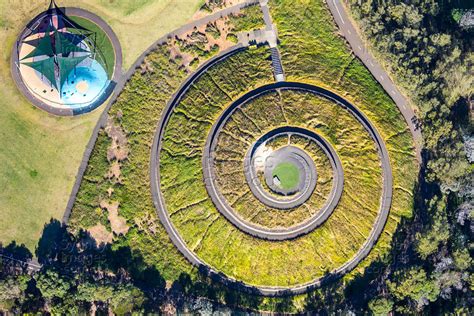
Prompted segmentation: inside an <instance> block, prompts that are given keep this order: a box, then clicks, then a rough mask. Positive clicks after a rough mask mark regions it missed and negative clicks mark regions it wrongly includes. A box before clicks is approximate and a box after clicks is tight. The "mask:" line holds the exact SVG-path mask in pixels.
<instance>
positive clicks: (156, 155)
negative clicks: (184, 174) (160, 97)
mask: <svg viewBox="0 0 474 316" xmlns="http://www.w3.org/2000/svg"><path fill="white" fill-rule="evenodd" d="M241 49H242V48H236V49H235V50H230V51H227V52H225V53H224V54H220V55H217V56H216V57H214V58H212V59H211V60H209V61H208V62H207V63H205V64H203V65H202V66H201V67H200V68H199V69H198V70H197V71H196V73H195V74H194V75H192V76H191V77H189V78H188V80H186V81H185V82H184V83H183V85H182V86H181V87H180V89H179V91H178V92H177V93H176V94H175V95H174V96H173V97H172V99H171V100H170V102H169V103H168V104H167V106H166V108H165V110H164V114H163V116H162V117H161V119H160V122H159V124H158V128H157V130H156V133H155V139H154V142H153V147H152V154H151V164H150V172H151V190H152V195H153V201H154V204H155V208H156V210H157V213H158V215H159V217H160V220H161V222H162V223H163V225H164V227H165V229H166V231H167V232H168V234H169V236H170V238H171V240H172V242H173V243H174V244H175V246H176V247H177V248H178V250H179V251H180V252H181V253H182V254H183V255H184V256H185V257H186V258H187V259H188V260H189V261H190V262H191V263H192V264H194V265H195V266H197V267H198V268H199V269H200V270H201V271H203V272H206V273H208V274H209V275H210V276H211V277H212V278H214V279H218V280H219V281H221V282H223V283H224V284H226V285H228V286H229V287H234V288H238V289H239V290H246V291H250V292H252V293H259V294H262V295H269V296H275V295H285V294H301V293H304V292H306V291H308V290H310V289H312V288H314V287H317V286H320V285H321V284H323V283H325V282H328V281H331V280H333V279H335V278H339V277H341V276H343V275H344V274H345V273H347V272H349V271H350V270H352V269H354V268H355V267H356V266H357V265H358V264H359V262H360V261H361V260H362V259H364V258H365V257H366V256H367V255H368V254H369V252H370V250H371V249H372V247H373V246H374V245H375V242H376V241H377V239H378V237H379V236H380V234H381V233H382V231H383V228H384V225H385V222H386V221H387V218H388V214H389V210H390V206H391V201H392V187H393V178H392V170H391V167H390V161H389V156H388V151H387V148H386V146H385V144H384V142H383V140H382V137H381V136H380V134H379V133H378V131H377V130H376V129H375V127H374V126H373V125H372V124H371V123H370V121H369V120H368V118H367V117H366V116H365V115H364V114H363V113H362V112H361V111H359V110H358V109H357V108H356V107H355V106H354V105H353V104H351V103H350V102H349V101H347V100H346V99H344V98H342V97H341V96H339V95H337V94H335V93H334V92H332V91H329V90H327V89H324V88H322V87H317V86H313V85H309V84H305V83H299V82H278V83H274V84H269V85H265V86H262V87H260V88H257V89H255V90H253V91H250V92H248V93H247V94H245V95H244V96H242V97H241V98H239V99H238V100H237V101H235V102H234V103H232V105H231V106H230V107H228V108H227V109H226V110H225V111H224V113H222V115H221V116H220V117H219V119H218V120H217V122H216V123H215V124H214V126H213V129H212V130H211V133H210V134H209V137H208V142H207V143H206V146H205V152H204V156H207V157H203V162H206V161H209V153H210V152H211V150H210V147H211V142H209V140H212V139H214V137H215V136H216V135H217V134H218V128H214V127H216V126H220V125H221V124H222V118H225V117H227V116H228V114H229V113H231V112H232V111H233V109H232V108H236V107H237V106H238V105H239V104H241V103H243V101H245V100H250V99H252V98H255V97H256V96H258V95H261V94H263V93H266V92H268V91H272V90H275V89H287V90H299V91H305V92H309V93H313V94H316V95H319V96H322V97H324V98H326V99H329V100H331V101H333V102H334V103H336V104H337V105H338V106H341V107H342V108H344V109H346V110H348V111H349V112H350V113H351V114H352V115H353V116H354V117H355V118H356V119H357V120H358V121H359V122H360V123H361V124H362V125H363V126H364V128H365V129H366V130H367V131H368V133H369V134H370V136H371V138H372V139H373V140H374V142H375V144H376V147H377V150H378V154H379V157H380V160H381V167H382V178H383V190H382V198H381V206H380V210H379V212H378V215H377V218H376V220H375V224H374V226H373V228H372V230H371V232H370V235H369V237H368V238H367V239H366V241H365V242H364V244H363V245H362V247H361V248H360V249H359V250H358V252H357V253H356V254H355V255H354V256H353V257H352V258H351V259H350V260H349V261H347V262H346V263H344V264H343V265H341V266H340V267H338V268H336V269H334V270H333V271H331V272H329V273H328V274H326V275H325V276H324V277H322V278H318V279H315V280H313V281H311V282H308V283H305V284H301V285H297V286H293V287H278V286H258V287H254V286H251V285H248V284H245V283H243V282H241V281H238V280H234V279H231V278H229V277H227V276H226V275H224V274H222V273H220V272H219V271H216V270H213V269H212V268H211V267H210V266H208V265H207V264H206V263H205V262H204V261H202V260H201V259H200V258H199V257H198V256H196V254H195V253H194V252H192V251H191V250H190V249H189V248H188V246H187V245H186V243H185V242H184V240H183V239H182V237H181V236H180V234H179V232H178V231H177V230H176V228H175V227H174V225H173V224H172V223H171V220H170V216H169V214H168V212H167V208H166V204H165V202H164V199H163V195H162V193H161V191H160V168H159V166H160V152H161V146H162V139H163V135H164V132H165V128H166V125H167V122H168V119H169V118H170V116H171V114H172V112H173V109H174V107H175V106H176V105H177V104H178V103H179V101H180V100H181V97H182V96H183V95H184V94H185V93H186V91H187V90H188V89H189V87H190V86H191V85H192V83H193V82H194V81H195V80H196V79H197V78H199V77H200V76H201V75H202V74H203V73H205V71H206V70H207V69H209V68H210V67H211V66H212V65H214V64H216V63H218V62H219V61H222V60H224V59H225V58H227V57H228V56H230V55H232V54H234V53H236V52H237V51H239V50H241ZM239 101H240V102H239ZM206 169H208V171H209V168H205V169H204V170H206ZM204 172H206V171H204ZM205 181H206V186H207V185H209V184H210V182H212V181H209V178H208V177H206V179H205ZM216 197H217V194H216V195H215V196H212V195H211V198H212V199H213V201H214V199H215V198H216ZM219 211H220V212H221V213H223V214H225V212H226V210H225V209H219ZM228 215H229V214H228ZM234 225H236V226H237V227H238V228H240V229H242V227H239V223H238V222H236V224H234ZM262 233H263V234H264V235H262V236H261V237H262V238H265V236H267V237H268V236H269V235H265V232H262ZM282 233H284V232H282ZM296 236H297V235H295V236H291V235H290V236H288V238H295V237H296Z"/></svg>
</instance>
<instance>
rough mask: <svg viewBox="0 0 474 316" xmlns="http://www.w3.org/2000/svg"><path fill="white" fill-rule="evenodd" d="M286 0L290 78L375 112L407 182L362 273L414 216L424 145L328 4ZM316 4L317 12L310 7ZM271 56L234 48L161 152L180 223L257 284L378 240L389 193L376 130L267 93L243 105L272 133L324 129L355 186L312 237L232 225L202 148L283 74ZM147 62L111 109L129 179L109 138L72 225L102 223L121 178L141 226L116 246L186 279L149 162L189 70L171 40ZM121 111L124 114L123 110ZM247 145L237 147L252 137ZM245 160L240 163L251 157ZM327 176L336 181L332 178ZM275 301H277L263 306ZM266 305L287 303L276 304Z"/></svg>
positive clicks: (399, 185)
mask: <svg viewBox="0 0 474 316" xmlns="http://www.w3.org/2000/svg"><path fill="white" fill-rule="evenodd" d="M277 4H278V5H275V2H271V3H270V6H271V9H272V14H273V18H274V21H275V23H277V26H278V30H279V35H280V41H281V52H282V58H283V66H284V68H285V71H286V75H287V77H288V78H289V80H299V81H305V82H310V83H314V84H319V85H322V86H325V87H327V88H329V89H332V90H334V91H336V92H338V93H340V94H341V95H344V96H345V97H346V98H347V99H349V100H351V101H352V102H353V103H355V104H356V105H357V106H358V107H359V108H360V109H362V110H363V111H364V112H365V113H366V114H367V115H368V116H369V118H370V119H371V121H372V122H373V123H374V124H375V125H376V127H377V128H378V130H379V132H380V133H381V134H382V136H383V137H384V139H385V141H386V143H387V146H388V149H389V153H390V159H391V163H392V168H393V172H394V185H395V186H394V192H393V194H394V200H393V201H394V202H393V205H392V210H391V215H390V218H389V221H388V222H387V225H386V227H385V232H384V234H382V237H381V238H380V240H379V242H378V243H377V245H376V247H375V249H374V251H372V253H371V254H370V255H369V257H368V258H367V259H366V260H365V261H364V262H363V264H361V265H360V267H358V268H357V269H356V271H355V272H354V273H352V274H351V277H352V276H354V275H355V274H356V273H358V272H362V271H363V269H364V267H366V266H367V265H368V264H369V263H370V262H371V261H372V260H374V258H376V257H377V256H379V255H384V254H385V253H386V252H387V250H388V248H389V242H390V240H391V234H393V232H394V231H395V229H396V226H397V223H398V222H399V221H400V218H401V217H402V216H408V215H410V214H411V209H412V195H411V192H412V188H413V185H414V181H415V173H414V172H413V170H414V169H415V168H416V166H415V163H414V154H413V144H412V141H411V138H410V135H409V133H408V131H407V126H406V124H405V122H404V121H403V119H402V118H401V115H400V113H399V112H398V110H397V109H396V107H395V105H394V104H393V102H392V101H391V100H390V98H389V97H388V96H387V95H386V94H385V92H384V91H383V89H382V88H381V87H380V86H379V85H378V83H377V82H376V81H375V80H374V79H373V78H372V76H371V75H370V73H369V72H368V71H367V69H365V68H364V67H363V65H362V64H361V63H360V62H358V61H357V60H354V59H353V58H352V56H351V54H350V52H349V51H348V49H347V47H346V44H345V42H344V41H343V40H342V39H341V38H339V37H338V36H337V34H336V29H335V26H334V24H333V21H332V19H331V15H330V13H329V11H328V9H327V8H326V7H325V5H324V3H323V2H322V1H289V0H288V1H278V2H277ZM308 10H309V11H310V13H311V18H308V16H306V15H305V12H308ZM314 21H318V23H315V22H314ZM268 57H269V56H268V52H267V51H265V50H264V49H263V48H260V49H257V50H252V51H247V52H244V53H239V54H237V55H234V56H232V58H230V59H229V60H227V61H226V62H224V63H222V64H219V65H216V66H215V67H213V68H212V69H210V71H209V72H208V73H207V74H205V75H204V76H203V77H201V78H200V80H198V81H197V82H196V83H195V84H194V85H193V86H192V87H191V88H190V89H189V90H188V92H187V94H186V95H185V96H184V98H183V100H182V102H181V103H180V105H179V106H178V108H177V110H176V111H175V112H174V113H173V116H172V118H171V120H170V122H169V125H168V126H167V130H166V134H165V139H164V142H163V151H162V153H161V154H162V160H161V166H160V168H161V173H162V179H161V180H162V188H161V189H162V192H163V195H164V198H165V201H166V204H167V207H168V211H169V212H170V214H171V219H172V221H173V223H174V225H175V226H176V227H177V229H178V230H179V232H180V234H181V235H182V237H183V238H184V240H185V241H186V242H187V243H188V245H189V246H190V247H191V249H193V250H194V251H195V252H196V253H197V255H198V256H199V257H200V258H201V259H203V260H204V261H205V262H207V263H209V264H210V265H212V266H213V267H216V268H217V269H218V270H220V271H222V272H224V273H226V274H227V275H229V276H234V277H237V278H239V279H240V280H242V281H246V282H249V283H252V284H267V285H268V284H274V285H275V284H277V285H291V284H298V283H301V282H304V281H308V280H310V279H313V278H315V277H318V276H321V275H323V274H324V273H325V272H326V271H327V270H328V269H331V268H333V267H337V266H340V265H342V264H343V263H344V262H345V261H346V260H347V258H348V257H350V256H351V255H352V254H354V253H355V252H356V251H357V249H358V248H359V247H360V245H361V244H362V243H363V242H364V240H365V239H366V238H367V235H368V234H369V231H370V229H371V227H372V224H373V221H374V218H375V216H376V212H377V209H378V205H379V201H378V199H375V198H373V197H374V196H380V191H381V186H380V165H379V161H378V158H377V153H376V150H375V146H374V145H373V143H372V141H371V139H370V137H369V135H368V134H367V133H366V132H365V130H364V129H363V128H362V127H361V126H360V125H359V124H358V123H357V122H355V119H354V118H353V117H352V116H351V115H349V114H348V113H347V112H346V111H345V110H342V109H341V108H339V107H337V106H335V105H334V104H332V103H331V102H329V101H327V100H324V99H321V98H319V97H315V96H308V95H306V94H302V93H294V92H291V93H283V94H282V95H276V94H273V95H268V96H266V98H264V97H261V98H258V99H256V100H253V101H254V102H252V103H250V104H249V105H248V106H247V107H246V108H244V109H243V111H245V112H244V114H245V115H244V114H242V115H241V117H244V116H247V117H250V118H252V117H253V120H256V119H258V121H259V122H260V123H261V126H260V128H261V129H262V133H263V132H264V131H265V129H268V128H273V126H280V125H281V124H282V120H283V122H285V123H289V124H295V125H303V126H305V127H307V128H311V129H314V130H316V131H317V132H318V133H320V134H321V135H323V136H324V137H326V139H328V141H330V142H331V143H332V145H333V146H334V147H335V148H336V150H337V151H338V154H339V155H340V158H341V161H342V162H343V166H344V168H345V169H344V171H345V176H346V178H347V183H346V185H345V192H344V193H343V196H342V198H341V203H340V207H338V209H337V210H336V211H335V213H334V214H333V215H332V216H331V218H330V219H329V220H328V221H327V222H326V223H325V224H324V225H323V226H322V227H320V228H319V229H317V230H315V231H314V232H312V233H311V234H309V235H307V236H305V237H303V238H298V239H296V240H291V241H285V242H281V243H274V242H268V241H263V240H259V239H255V238H252V237H250V236H248V235H246V234H243V233H242V232H240V231H238V230H237V229H236V228H235V227H233V226H232V225H230V224H229V222H228V221H227V220H225V219H224V218H223V217H222V216H221V215H220V214H219V213H218V211H217V210H216V209H215V207H214V204H213V203H212V202H211V201H210V199H209V197H208V196H207V192H206V190H205V188H204V186H203V181H202V180H203V179H202V170H201V155H202V148H203V146H204V142H205V139H206V136H207V132H208V131H209V129H210V126H211V125H212V123H213V122H214V120H215V119H216V117H217V116H218V115H219V114H220V112H221V111H222V109H223V108H224V107H225V106H227V105H228V104H230V102H231V101H232V100H233V99H235V98H237V97H238V96H239V95H241V94H243V93H244V92H245V91H247V90H249V89H251V88H252V87H254V86H256V85H261V84H264V83H266V82H269V81H272V80H273V79H272V73H271V67H270V61H269V59H268ZM147 62H148V63H151V64H152V66H153V67H152V68H153V71H152V72H150V71H147V72H145V73H143V74H142V73H140V72H138V73H136V74H135V75H134V76H133V78H132V79H131V80H130V81H129V82H128V83H127V85H126V88H125V90H124V92H123V93H122V94H121V96H120V97H119V100H118V101H117V103H116V104H114V106H113V107H112V110H111V115H112V116H113V117H114V118H115V120H116V123H117V124H120V125H121V126H122V127H123V128H124V130H126V131H127V137H128V142H129V146H130V150H131V154H130V156H129V159H128V160H127V161H125V162H124V163H123V165H122V175H123V183H121V184H117V183H109V182H107V181H108V180H107V179H104V177H103V172H104V170H105V169H107V166H106V165H102V164H104V159H105V157H106V154H107V153H106V150H105V149H104V148H99V146H102V145H103V143H102V141H106V139H103V140H102V141H101V142H99V143H98V144H97V145H96V146H97V148H96V149H95V150H94V156H95V158H93V159H94V160H91V164H90V165H89V167H88V170H87V174H86V180H85V181H84V182H83V184H82V186H81V190H80V193H79V198H78V202H77V203H76V205H75V209H74V211H73V221H72V223H71V224H72V225H73V227H74V228H76V229H77V228H81V227H83V228H87V227H90V226H91V225H92V224H93V222H96V221H101V220H102V219H101V218H100V216H98V215H93V212H94V211H95V209H96V207H97V201H98V200H99V199H101V198H103V197H105V196H106V194H107V193H106V190H107V189H108V188H110V187H112V188H113V189H114V192H113V194H112V197H111V199H113V200H116V201H119V202H120V208H119V213H120V215H121V216H124V217H125V218H126V219H127V221H128V224H129V225H131V229H130V231H129V233H128V234H127V235H126V236H125V237H124V238H122V239H119V240H117V241H116V246H118V245H121V244H126V245H129V246H130V247H131V248H132V250H133V251H134V252H138V253H140V254H142V255H143V256H144V258H145V260H146V262H147V263H149V264H153V265H154V266H156V267H157V268H158V269H159V270H160V271H161V272H162V274H163V276H164V277H165V278H166V279H168V280H174V279H176V278H177V276H178V275H179V274H180V273H181V272H191V271H192V269H191V267H190V265H189V263H188V262H186V260H184V258H183V257H182V256H181V255H180V254H179V252H178V251H177V250H176V248H175V247H174V246H173V245H172V244H171V242H170V240H169V237H168V235H167V234H166V232H165V231H164V229H163V227H162V226H161V225H160V223H159V221H158V219H157V217H156V215H155V210H154V206H153V203H152V200H151V194H150V187H149V181H150V179H149V174H148V170H149V156H150V146H151V143H152V139H153V134H154V131H155V128H156V124H157V122H158V119H159V117H160V115H161V111H162V109H163V107H164V106H165V104H166V101H167V100H168V99H169V98H170V96H171V94H172V93H173V92H174V91H175V90H176V88H177V87H178V86H179V84H180V82H182V80H183V79H184V77H185V76H186V75H187V74H186V73H185V72H184V71H183V69H182V68H180V67H179V65H177V64H174V63H173V61H172V60H170V55H169V46H163V47H160V48H159V49H158V50H157V51H156V52H154V53H152V54H151V55H150V56H148V58H147ZM278 107H280V110H278ZM281 109H283V111H285V115H282V114H281V112H282V110H281ZM118 113H121V114H122V119H118V118H117V114H118ZM262 113H265V115H262ZM233 119H235V121H234V122H233V123H229V125H228V126H227V127H225V128H224V129H227V131H229V132H234V131H235V133H237V134H238V133H242V134H245V135H247V137H248V133H246V129H249V128H251V124H250V121H251V120H249V119H247V124H246V125H244V124H239V116H237V115H236V116H235V117H233ZM238 128H240V129H238ZM253 128H256V127H255V126H254V127H253ZM237 138H238V137H237ZM248 141H251V138H248ZM300 141H301V140H297V139H295V142H300ZM219 142H220V140H219ZM235 143H236V147H235V148H243V146H244V145H242V144H239V142H235ZM243 143H245V141H244V142H243ZM101 144H102V145H101ZM224 144H227V143H224ZM302 146H306V145H304V144H302ZM247 148H248V147H247ZM311 152H312V154H311V156H312V157H313V159H315V158H314V157H318V156H319V154H318V151H317V148H312V150H311ZM321 156H322V157H324V155H321ZM315 162H316V161H315ZM316 163H317V162H316ZM326 163H327V162H326V161H325V160H324V159H323V160H322V161H321V164H322V165H324V164H326ZM234 165H235V166H239V161H236V163H235V164H234ZM104 168H105V169H104ZM218 168H219V167H218ZM317 168H318V181H319V178H320V176H321V173H320V170H328V168H322V167H318V164H317ZM346 172H347V174H346ZM220 174H221V175H222V173H220ZM229 178H230V177H229ZM325 178H326V179H327V181H330V180H331V177H330V176H328V175H326V177H325ZM329 183H330V182H329ZM319 187H321V186H320V185H319V182H318V185H317V188H319ZM233 190H234V191H236V190H240V187H234V188H233ZM229 192H232V190H229ZM229 194H230V193H229ZM323 196H324V194H323ZM320 201H321V199H315V202H314V203H315V204H311V205H310V208H311V209H316V206H315V205H317V203H321V202H320ZM247 202H248V201H247ZM312 203H313V202H312ZM243 205H245V204H243ZM245 209H246V210H244V208H242V210H239V212H243V211H247V213H246V214H247V215H248V216H252V215H254V214H252V212H253V211H254V210H252V209H251V210H248V208H245ZM280 213H281V212H280ZM240 214H241V215H242V214H243V213H240ZM269 214H271V212H269ZM91 216H96V217H95V219H94V220H93V221H89V218H93V217H91ZM288 216H291V215H288ZM290 218H291V217H290ZM266 220H268V222H271V220H269V219H268V218H266ZM273 223H274V222H273ZM274 225H275V224H274ZM268 258H272V260H268ZM270 301H271V300H270V299H266V300H264V301H262V304H266V303H268V302H270ZM265 302H266V303H265ZM300 303H301V300H300ZM266 306H267V307H268V308H271V309H273V308H276V307H275V306H274V305H272V304H271V303H269V304H268V305H266ZM272 306H273V307H272Z"/></svg>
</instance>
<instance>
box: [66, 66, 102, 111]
mask: <svg viewBox="0 0 474 316" xmlns="http://www.w3.org/2000/svg"><path fill="white" fill-rule="evenodd" d="M109 83H110V80H109V79H108V76H107V73H106V71H105V69H104V68H103V67H102V65H101V64H100V63H99V62H97V61H96V60H93V59H89V60H88V61H87V62H85V63H82V64H80V65H79V66H78V67H76V68H75V69H74V70H73V71H71V73H70V74H69V75H68V77H67V80H66V81H65V82H64V84H63V85H62V87H61V100H62V101H63V102H64V104H65V105H68V106H70V107H71V108H81V107H85V106H88V105H90V104H92V103H94V102H95V101H96V100H97V99H99V97H100V95H101V94H102V93H104V92H105V90H106V88H107V86H108V85H109Z"/></svg>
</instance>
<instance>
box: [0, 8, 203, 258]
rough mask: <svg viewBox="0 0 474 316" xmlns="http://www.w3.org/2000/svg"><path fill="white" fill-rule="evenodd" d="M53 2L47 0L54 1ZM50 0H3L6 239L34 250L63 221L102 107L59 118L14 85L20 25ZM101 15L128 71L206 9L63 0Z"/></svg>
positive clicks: (0, 201)
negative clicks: (49, 226) (52, 223)
mask: <svg viewBox="0 0 474 316" xmlns="http://www.w3.org/2000/svg"><path fill="white" fill-rule="evenodd" d="M48 3H49V1H48ZM48 3H47V1H29V0H18V1H8V0H0V41H1V42H2V49H1V55H0V107H1V109H2V110H1V111H0V126H1V131H0V147H1V150H0V187H1V188H2V190H1V192H0V211H1V217H0V241H2V242H4V243H7V242H9V241H11V240H16V241H17V242H18V243H25V244H26V245H27V246H28V247H29V248H30V249H31V250H34V246H35V245H36V243H37V239H38V237H39V236H40V234H41V231H42V229H43V225H44V224H45V223H46V222H48V221H49V219H50V218H51V217H54V218H61V216H62V214H63V212H64V209H65V207H66V203H67V200H68V197H69V194H70V191H71V188H72V185H73V182H74V178H75V175H76V172H77V168H78V167H79V163H80V161H81V158H82V154H83V152H84V149H85V146H86V144H87V141H88V140H89V138H90V135H91V132H92V128H93V127H94V125H95V123H96V121H97V119H98V116H99V114H100V111H101V109H99V110H97V111H95V112H94V113H91V114H88V115H86V116H82V117H79V118H56V117H53V116H50V115H48V114H46V113H44V112H42V111H40V110H37V109H35V108H34V107H33V106H32V105H30V104H29V103H28V102H27V101H26V99H25V98H23V97H22V96H21V94H20V93H19V92H18V90H17V88H16V86H15V85H14V83H13V81H12V79H11V75H10V68H9V61H10V53H11V50H12V47H13V43H14V41H15V40H16V37H17V36H18V34H19V33H20V31H21V29H22V27H23V26H24V25H26V23H28V22H29V20H30V19H31V18H33V17H34V16H36V15H37V14H38V13H40V12H41V11H42V10H44V9H45V8H46V7H47V4H48ZM59 4H60V5H66V6H67V5H73V6H76V7H81V8H85V9H88V10H90V11H92V12H95V13H96V14H98V15H99V16H101V17H102V18H104V19H105V20H106V21H107V22H109V23H110V24H111V26H112V28H113V29H114V31H115V32H116V33H117V35H118V37H119V39H120V41H121V43H122V48H123V51H124V55H125V61H124V62H125V65H124V66H125V68H127V67H128V66H129V65H131V64H132V62H133V61H134V60H135V58H136V57H137V56H139V54H140V53H141V52H142V51H143V50H144V49H145V48H146V47H148V46H149V45H150V44H151V43H152V42H153V40H155V39H158V38H159V37H160V36H162V35H164V34H166V33H167V32H169V31H171V30H173V29H175V28H176V27H179V26H181V25H182V24H183V23H184V22H185V21H186V20H188V19H189V18H190V17H191V16H192V14H193V13H194V11H195V10H196V9H197V8H198V7H199V6H200V4H201V1H200V0H188V1H181V0H175V1H163V0H153V1H140V2H139V1H109V0H107V1H97V0H96V1H93V0H88V1H85V0H79V1H59Z"/></svg>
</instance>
